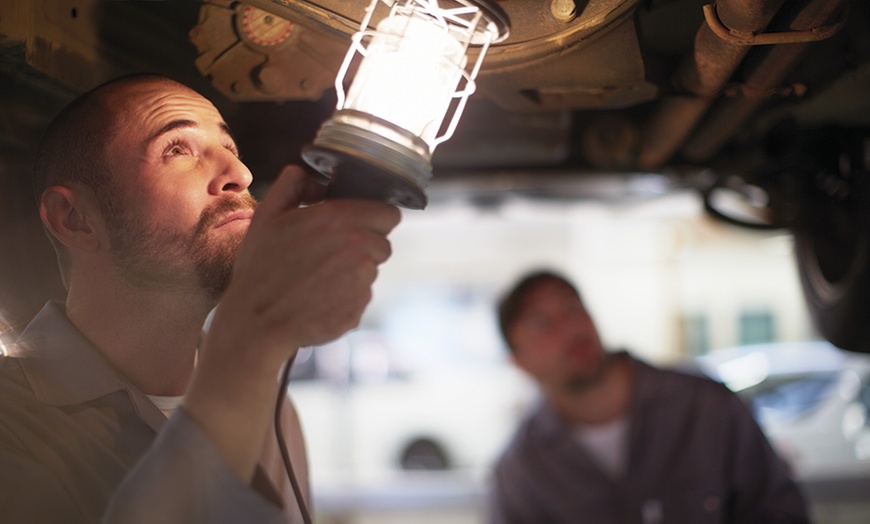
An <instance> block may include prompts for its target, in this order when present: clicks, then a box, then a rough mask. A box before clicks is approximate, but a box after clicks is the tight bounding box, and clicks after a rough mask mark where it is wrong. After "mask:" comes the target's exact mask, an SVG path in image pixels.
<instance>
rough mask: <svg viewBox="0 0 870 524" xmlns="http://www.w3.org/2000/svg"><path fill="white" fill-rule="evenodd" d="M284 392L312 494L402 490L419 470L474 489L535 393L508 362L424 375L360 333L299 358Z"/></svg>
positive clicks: (376, 335)
mask: <svg viewBox="0 0 870 524" xmlns="http://www.w3.org/2000/svg"><path fill="white" fill-rule="evenodd" d="M289 391H290V394H291V396H292V397H293V399H294V401H295V404H296V406H297V409H298V411H299V416H300V418H301V420H302V429H303V432H304V434H305V438H306V443H307V446H308V456H309V461H310V463H309V467H310V470H311V478H312V486H313V490H314V492H315V493H316V494H318V492H319V493H320V494H323V493H328V492H329V491H330V489H332V488H342V489H343V490H344V492H345V494H347V493H349V491H348V490H349V489H350V490H352V489H353V488H355V487H356V488H360V487H362V486H369V487H372V486H378V485H384V484H392V485H396V484H397V483H403V482H405V483H406V482H408V479H409V478H413V477H414V476H415V475H416V476H418V477H419V475H417V473H418V472H440V473H443V474H447V475H452V476H454V477H459V476H461V477H464V478H465V479H466V480H467V481H468V482H469V483H470V484H469V485H478V487H479V485H480V484H481V483H482V481H483V479H484V477H485V475H486V473H487V471H488V469H489V466H490V465H491V464H492V462H493V461H494V459H495V456H496V454H497V453H499V452H500V451H501V448H502V447H503V445H504V444H505V443H506V440H507V438H508V437H509V436H510V435H511V433H512V432H513V430H514V428H515V426H516V424H517V423H518V420H519V418H520V417H521V416H522V413H523V412H524V411H525V409H526V406H527V404H528V403H529V402H530V400H531V398H532V397H533V395H534V390H533V386H532V384H531V383H530V382H529V381H528V380H527V379H525V377H524V376H522V375H521V374H520V373H519V372H518V371H516V370H515V369H514V368H513V367H512V366H509V365H507V364H506V363H505V364H496V363H493V362H491V361H484V360H480V361H475V360H474V359H472V358H471V357H468V359H467V360H466V361H465V362H464V364H462V365H461V366H453V365H446V364H444V365H441V366H433V365H431V364H429V365H428V368H423V367H422V366H421V365H420V364H419V363H416V362H413V361H411V360H409V359H408V358H407V357H406V356H403V354H402V353H400V352H397V351H396V350H395V349H393V348H391V347H390V345H389V343H388V342H387V340H386V338H385V337H384V336H383V335H382V334H381V333H380V332H377V331H366V330H363V331H357V332H353V333H351V334H349V335H347V336H346V337H343V338H342V339H340V340H338V341H336V342H333V343H331V344H328V345H325V346H322V347H317V348H314V349H312V348H306V349H304V350H302V351H301V352H300V354H299V356H298V357H297V359H296V362H295V364H294V368H293V372H292V374H291V380H290V384H289ZM320 499H321V501H322V497H320Z"/></svg>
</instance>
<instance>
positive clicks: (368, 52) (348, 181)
mask: <svg viewBox="0 0 870 524" xmlns="http://www.w3.org/2000/svg"><path fill="white" fill-rule="evenodd" d="M379 3H387V4H391V6H390V8H389V13H388V14H387V15H386V16H384V17H383V18H382V19H381V20H380V21H379V22H378V23H377V26H376V28H375V29H372V28H370V27H369V24H370V23H371V20H372V17H373V15H374V13H375V11H376V8H377V7H378V4H379ZM508 31H509V25H508V21H507V16H506V15H505V14H504V12H503V11H502V10H501V8H499V7H498V6H497V5H495V4H494V3H492V2H489V1H483V0H476V1H475V0H450V1H439V0H403V1H395V2H389V1H387V0H372V2H371V4H370V5H369V6H368V8H367V9H366V14H365V17H364V18H363V20H362V23H361V24H360V30H359V31H358V32H357V33H355V34H354V35H353V37H352V43H351V46H350V49H349V50H348V53H347V55H346V56H345V59H344V62H343V63H342V66H341V69H340V70H339V72H338V75H337V77H336V80H335V88H336V92H337V96H338V103H337V106H336V111H335V113H334V114H333V116H332V118H330V119H329V120H328V121H326V122H325V123H324V124H323V125H322V126H321V128H320V130H319V131H318V133H317V136H316V137H315V139H314V142H313V143H312V144H310V145H308V146H306V147H305V148H304V149H303V151H302V157H303V158H304V159H305V161H306V162H307V163H308V164H309V165H311V166H312V167H314V168H315V169H316V170H317V171H318V172H319V173H321V174H323V175H324V176H325V177H327V178H328V179H329V180H330V181H331V183H330V193H331V194H332V195H333V196H336V197H359V198H373V199H379V200H384V201H387V202H390V203H392V204H395V205H399V206H403V207H407V208H411V209H422V208H424V207H425V206H426V195H425V192H424V190H425V188H426V186H427V185H428V184H429V180H430V179H431V178H432V164H431V158H432V152H433V151H434V149H435V147H436V146H437V145H438V144H440V143H441V142H444V141H445V140H447V139H449V138H450V136H451V135H452V134H453V131H454V130H455V129H456V124H457V123H458V121H459V117H460V115H461V114H462V111H463V109H464V108H465V103H466V101H467V100H468V97H469V96H470V95H471V94H472V93H473V92H474V89H475V83H474V79H475V77H476V76H477V73H478V71H479V70H480V65H481V63H482V62H483V58H484V56H485V54H486V51H487V49H488V48H489V45H490V43H492V42H498V41H501V40H503V39H505V38H507V35H508ZM472 47H475V48H477V51H478V52H477V54H476V57H475V58H474V59H473V60H472V59H470V58H469V49H470V48H472ZM352 68H355V70H356V72H355V75H354V77H353V81H352V82H351V83H350V87H349V88H348V89H347V91H346V92H345V88H344V86H345V85H346V80H345V77H346V76H347V75H348V73H349V72H350V71H351V69H352Z"/></svg>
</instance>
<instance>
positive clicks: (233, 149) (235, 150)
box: [224, 144, 242, 160]
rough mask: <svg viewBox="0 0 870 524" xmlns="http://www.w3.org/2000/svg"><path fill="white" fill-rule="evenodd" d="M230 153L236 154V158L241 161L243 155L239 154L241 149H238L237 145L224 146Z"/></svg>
mask: <svg viewBox="0 0 870 524" xmlns="http://www.w3.org/2000/svg"><path fill="white" fill-rule="evenodd" d="M224 147H225V148H226V149H227V150H228V151H229V152H230V153H232V154H234V155H235V156H236V158H238V159H239V160H241V158H242V155H241V154H240V153H239V148H238V147H236V145H235V144H227V145H225V146H224Z"/></svg>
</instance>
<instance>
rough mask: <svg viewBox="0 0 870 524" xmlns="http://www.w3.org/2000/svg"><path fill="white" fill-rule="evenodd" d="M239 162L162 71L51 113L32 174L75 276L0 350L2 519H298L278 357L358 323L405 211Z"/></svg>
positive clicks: (206, 105)
mask: <svg viewBox="0 0 870 524" xmlns="http://www.w3.org/2000/svg"><path fill="white" fill-rule="evenodd" d="M251 180H252V177H251V173H250V171H249V170H248V169H247V168H246V167H245V165H244V164H243V163H242V162H241V160H240V159H239V156H238V153H237V151H236V147H235V143H234V141H233V138H232V136H231V134H230V132H229V129H228V128H227V126H226V124H225V123H224V121H223V119H222V118H221V115H220V114H219V112H218V111H217V109H215V107H214V106H213V105H212V104H211V103H210V102H209V101H208V100H206V99H205V98H203V97H202V96H200V95H199V94H197V93H196V92H194V91H192V90H190V89H189V88H187V87H185V86H183V85H181V84H179V83H177V82H175V81H173V80H170V79H168V78H165V77H160V76H155V75H136V76H131V77H124V78H121V79H118V80H115V81H112V82H109V83H107V84H104V85H103V86H100V87H98V88H96V89H94V90H93V91H91V92H89V93H86V94H84V95H83V96H81V97H80V98H79V99H77V100H76V101H74V102H73V103H72V104H70V106H68V107H67V108H66V109H65V110H64V111H63V112H62V113H61V114H60V115H59V116H58V117H57V118H56V119H55V120H54V121H53V122H52V124H51V126H50V127H49V130H48V131H47V133H46V135H45V138H44V140H43V142H42V144H41V146H40V150H39V156H38V159H37V162H36V168H35V181H36V188H37V198H38V200H39V208H40V215H41V217H42V220H43V223H44V225H45V228H46V229H47V231H48V232H49V237H50V239H51V240H52V243H53V244H54V246H55V249H56V251H57V255H58V261H59V265H60V267H61V272H62V274H63V279H64V284H65V286H66V287H67V289H68V295H67V298H66V301H65V303H64V304H58V303H49V304H47V305H46V307H45V308H44V309H43V310H42V311H41V312H40V313H39V314H38V315H37V316H36V318H35V319H34V320H33V321H32V322H31V324H30V325H29V326H28V327H27V329H26V330H25V331H24V332H23V333H22V336H21V337H20V339H19V342H18V344H17V347H15V348H13V350H12V351H11V352H10V356H9V357H5V358H3V359H2V360H0V514H2V515H4V520H8V521H10V522H64V523H74V522H95V521H99V520H100V519H104V521H107V522H134V521H135V522H197V521H199V522H239V521H242V522H301V519H302V513H303V511H301V510H300V508H299V507H297V504H296V502H295V501H294V500H293V496H292V495H290V494H289V492H287V490H286V489H281V488H282V485H281V484H282V482H283V480H282V475H283V476H284V477H283V478H286V473H285V472H284V471H283V466H282V465H280V464H278V466H280V468H275V465H276V461H275V458H276V457H277V451H276V449H277V448H276V442H275V438H274V436H272V435H271V434H272V431H273V429H274V425H273V422H272V416H273V412H274V410H275V408H276V399H278V398H279V397H280V396H281V395H284V394H285V393H284V392H282V391H279V382H278V377H279V374H280V372H281V369H282V367H283V366H284V364H285V362H287V360H288V359H290V358H291V357H292V356H293V355H294V354H295V352H296V351H297V349H298V348H299V347H302V346H306V345H313V344H318V343H323V342H326V341H328V340H331V339H334V338H337V337H339V336H341V335H342V334H344V333H345V332H346V331H348V330H349V329H352V328H353V327H355V326H356V325H357V324H358V322H359V320H360V317H361V315H362V312H363V310H364V308H365V307H366V305H367V303H368V301H369V300H370V297H371V285H372V283H373V282H374V279H375V278H376V275H377V269H378V266H379V265H380V264H381V263H383V262H384V261H385V260H387V258H388V257H389V255H390V244H389V241H388V240H387V235H388V234H389V232H390V231H391V230H392V229H393V228H394V227H395V226H396V225H397V224H398V222H399V218H400V214H399V212H398V210H397V209H396V208H395V207H393V206H390V205H387V204H384V203H381V202H374V201H363V200H330V201H322V199H323V195H324V191H325V188H324V187H323V186H320V185H318V184H317V183H315V182H313V181H312V180H309V179H308V177H307V176H306V175H305V173H304V172H303V171H302V170H301V169H299V168H297V167H288V168H286V169H285V170H284V172H283V173H282V174H281V176H280V177H279V178H278V179H277V180H276V181H275V183H274V184H273V186H272V188H271V189H270V191H269V193H268V194H267V195H266V197H265V198H264V199H263V201H262V203H261V204H260V205H259V206H256V205H255V204H256V203H255V201H254V199H253V198H252V197H251V196H250V194H249V193H248V186H249V185H250V183H251ZM302 204H312V205H307V206H303V205H302ZM255 207H256V213H255V212H254V209H255ZM218 302H220V306H219V307H217V309H216V310H215V312H214V316H213V320H212V322H211V324H210V328H209V329H208V331H207V333H203V331H202V326H203V323H204V321H205V319H206V317H207V315H208V314H209V312H210V311H212V310H213V309H214V308H215V306H216V305H217V304H218ZM176 407H177V409H175V408H176ZM284 407H285V409H284V412H283V413H282V414H281V415H282V417H283V420H285V421H289V423H288V424H287V441H288V445H289V447H290V455H291V456H292V457H293V458H294V459H295V460H293V463H294V465H296V466H297V469H298V470H299V471H298V474H299V478H300V484H301V485H302V490H301V491H302V492H303V493H304V492H305V486H306V478H307V475H306V472H305V468H304V466H305V464H304V446H303V443H302V441H301V432H300V431H299V426H298V420H297V419H296V416H295V413H294V412H293V411H292V408H291V407H290V406H289V404H284ZM158 408H162V410H163V413H164V414H168V418H169V420H168V422H167V421H166V416H165V415H164V414H162V413H161V410H160V409H158ZM119 485H120V486H121V488H120V489H118V486H119ZM283 487H286V485H285V486H283ZM107 508H109V510H108V513H107V512H106V510H107Z"/></svg>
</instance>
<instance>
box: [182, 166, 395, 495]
mask: <svg viewBox="0 0 870 524" xmlns="http://www.w3.org/2000/svg"><path fill="white" fill-rule="evenodd" d="M324 192H325V188H324V187H323V186H320V185H319V184H317V183H316V182H315V181H314V180H312V179H310V178H309V177H308V176H307V175H306V174H305V173H304V172H303V171H302V170H301V169H300V168H298V167H289V168H286V169H285V170H284V172H283V173H282V175H281V176H280V177H279V178H278V180H276V181H275V183H274V184H273V185H272V187H271V188H270V190H269V193H268V195H267V196H266V198H265V199H264V200H263V202H262V203H261V204H260V205H259V207H258V208H257V212H256V213H255V215H254V219H253V221H252V222H251V226H250V228H249V229H248V234H247V236H246V237H245V240H244V241H243V243H242V245H241V247H240V250H239V255H238V258H237V259H236V265H235V269H234V272H233V278H232V282H231V283H230V286H229V289H228V290H227V293H226V294H225V295H224V298H223V301H222V302H221V304H220V305H219V306H218V308H217V311H216V312H215V316H214V319H213V321H212V323H211V326H210V328H209V331H208V333H207V334H206V336H205V340H204V341H203V344H202V346H201V347H200V354H199V361H198V364H197V369H196V371H195V373H194V377H193V380H192V382H191V386H190V389H189V391H188V394H187V396H186V398H185V400H184V403H183V407H184V410H185V411H186V412H187V413H188V414H189V415H190V416H191V417H192V418H193V419H194V420H196V421H197V423H198V424H199V425H200V426H201V427H202V429H203V430H204V431H205V433H206V435H207V436H208V437H209V438H210V439H211V440H212V442H214V444H215V447H216V448H217V449H218V451H219V452H220V453H221V454H222V455H223V456H224V458H225V459H226V460H227V462H228V463H229V465H230V467H231V468H233V470H234V471H236V472H237V473H238V474H239V476H241V477H242V478H243V479H245V480H249V479H250V478H251V476H252V475H253V471H254V468H255V465H256V461H257V459H258V457H259V454H260V449H261V447H262V444H263V441H264V439H265V435H266V433H267V431H268V428H269V427H270V426H271V422H270V420H271V418H270V417H271V412H272V409H273V408H274V403H275V399H276V396H277V393H278V392H277V387H278V385H277V383H276V382H277V381H276V379H277V376H278V372H279V371H280V368H281V365H282V364H283V363H284V362H285V361H286V360H287V359H289V358H290V356H291V355H293V354H294V353H295V352H296V351H297V350H298V348H300V347H302V346H307V345H312V344H319V343H323V342H327V341H329V340H332V339H335V338H337V337H339V336H341V335H343V334H344V333H345V332H347V331H348V330H350V329H352V328H354V327H356V326H357V325H358V324H359V321H360V318H361V316H362V313H363V311H364V310H365V307H366V305H367V304H368V302H369V300H370V299H371V286H372V284H373V282H374V280H375V277H376V276H377V272H378V266H379V265H380V264H381V263H383V262H384V261H385V260H386V259H387V258H388V257H389V256H390V243H389V241H388V240H387V235H388V234H389V232H390V231H392V229H393V228H394V227H395V226H396V225H397V224H398V222H399V218H400V213H399V210H398V209H397V208H395V207H393V206H390V205H388V204H384V203H382V202H375V201H365V200H328V201H319V202H318V200H319V199H322V196H323V194H324ZM311 202H316V203H313V204H310V205H307V206H303V205H302V204H305V203H311Z"/></svg>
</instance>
